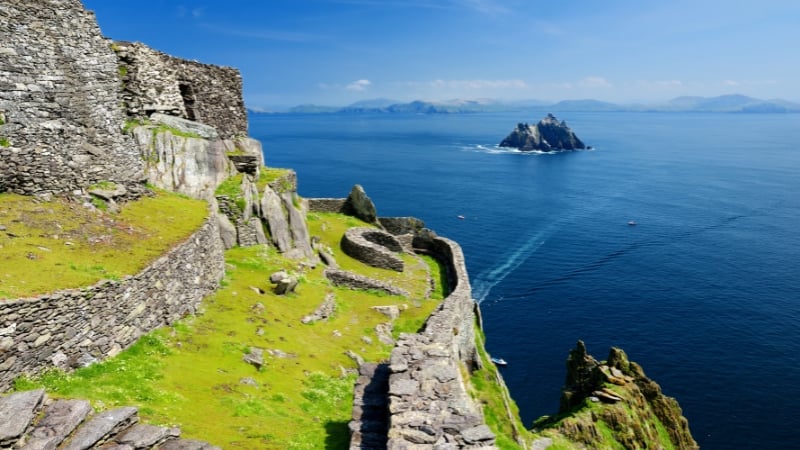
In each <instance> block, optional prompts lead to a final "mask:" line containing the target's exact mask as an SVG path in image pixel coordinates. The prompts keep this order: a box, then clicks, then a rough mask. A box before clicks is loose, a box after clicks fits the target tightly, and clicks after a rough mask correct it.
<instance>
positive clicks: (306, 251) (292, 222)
mask: <svg viewBox="0 0 800 450" xmlns="http://www.w3.org/2000/svg"><path fill="white" fill-rule="evenodd" d="M296 195H297V194H296V193H294V192H284V193H282V194H280V197H281V200H282V202H283V206H284V208H285V209H286V212H287V213H288V216H289V231H290V232H291V234H292V239H293V240H294V248H295V249H297V251H298V252H299V254H300V255H301V257H302V258H313V257H314V250H313V249H312V248H311V236H309V234H308V227H307V226H306V214H305V210H304V209H303V206H302V204H300V205H299V206H297V207H296V206H295V205H294V203H295V196H296Z"/></svg>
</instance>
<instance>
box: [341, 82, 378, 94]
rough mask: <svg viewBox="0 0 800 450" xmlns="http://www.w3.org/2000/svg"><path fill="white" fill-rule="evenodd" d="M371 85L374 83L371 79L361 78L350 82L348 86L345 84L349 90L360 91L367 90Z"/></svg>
mask: <svg viewBox="0 0 800 450" xmlns="http://www.w3.org/2000/svg"><path fill="white" fill-rule="evenodd" d="M371 85H372V83H371V82H370V81H369V80H364V79H361V80H356V81H354V82H352V83H350V84H348V85H347V86H345V89H347V90H348V91H358V92H360V91H363V90H366V89H367V88H368V87H370V86H371Z"/></svg>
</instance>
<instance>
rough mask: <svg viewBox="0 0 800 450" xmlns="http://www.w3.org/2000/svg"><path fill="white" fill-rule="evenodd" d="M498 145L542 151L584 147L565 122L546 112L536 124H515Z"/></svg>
mask: <svg viewBox="0 0 800 450" xmlns="http://www.w3.org/2000/svg"><path fill="white" fill-rule="evenodd" d="M500 147H511V148H517V149H519V150H522V151H532V150H539V151H543V152H553V151H559V150H580V149H584V148H586V146H585V145H584V143H583V142H581V140H580V139H578V137H577V136H575V133H573V132H572V130H571V129H570V128H569V127H568V126H567V123H566V122H563V121H562V122H559V121H558V119H556V118H555V116H553V115H552V114H548V115H547V117H545V118H544V119H542V120H541V121H539V123H537V124H536V125H528V124H526V123H519V124H517V127H516V128H515V129H514V130H513V131H512V132H511V134H509V135H508V136H507V137H506V138H505V139H503V141H502V142H500Z"/></svg>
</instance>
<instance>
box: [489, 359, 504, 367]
mask: <svg viewBox="0 0 800 450" xmlns="http://www.w3.org/2000/svg"><path fill="white" fill-rule="evenodd" d="M492 362H493V363H494V364H495V365H496V366H507V365H508V363H507V362H506V360H505V359H503V358H492Z"/></svg>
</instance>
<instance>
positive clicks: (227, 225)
mask: <svg viewBox="0 0 800 450" xmlns="http://www.w3.org/2000/svg"><path fill="white" fill-rule="evenodd" d="M217 223H218V224H219V237H220V239H222V245H223V246H225V250H228V249H229V248H233V246H234V245H236V227H235V226H234V225H233V224H232V223H231V221H230V219H228V216H226V215H225V214H217Z"/></svg>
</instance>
